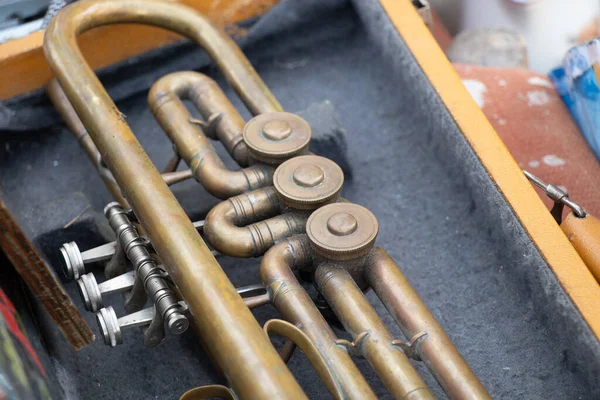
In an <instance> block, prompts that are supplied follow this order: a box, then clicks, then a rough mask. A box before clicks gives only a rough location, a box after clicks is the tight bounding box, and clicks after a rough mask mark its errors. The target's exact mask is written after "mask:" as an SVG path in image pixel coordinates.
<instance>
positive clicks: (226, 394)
mask: <svg viewBox="0 0 600 400" xmlns="http://www.w3.org/2000/svg"><path fill="white" fill-rule="evenodd" d="M207 399H224V400H236V397H235V394H234V393H233V392H232V391H231V390H230V389H229V388H228V387H226V386H222V385H206V386H200V387H197V388H194V389H190V390H188V391H187V392H185V393H184V394H182V395H181V397H180V398H179V400H207Z"/></svg>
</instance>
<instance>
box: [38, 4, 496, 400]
mask: <svg viewBox="0 0 600 400" xmlns="http://www.w3.org/2000/svg"><path fill="white" fill-rule="evenodd" d="M118 23H138V24H148V25H154V26H159V27H163V28H166V29H169V30H172V31H174V32H177V33H179V34H181V35H184V36H187V37H188V38H190V39H192V40H193V41H195V42H196V43H197V44H199V45H200V46H201V47H203V48H204V49H205V50H206V52H207V53H208V54H209V56H210V57H211V58H212V60H213V61H214V63H215V64H216V65H217V66H218V67H219V68H220V70H221V71H222V73H223V74H224V76H225V78H226V79H227V80H228V81H229V82H230V83H231V85H232V86H233V87H234V89H235V90H236V92H237V93H238V95H239V96H240V97H241V98H242V100H243V102H244V104H245V105H246V106H247V107H248V109H249V110H250V112H251V113H252V114H253V115H254V118H252V119H251V120H250V121H248V122H247V123H246V122H245V121H244V119H243V118H242V117H241V116H240V114H239V113H238V112H237V110H236V109H235V108H234V107H233V106H232V104H231V103H230V102H229V100H228V99H227V97H226V96H225V95H224V94H223V92H222V91H221V89H220V88H219V87H218V85H217V84H216V83H215V82H214V81H212V80H211V79H210V78H208V77H206V76H204V75H201V74H199V73H195V72H179V73H174V74H171V75H168V76H166V77H163V78H162V79H160V80H159V81H158V82H157V83H156V84H155V85H154V86H153V87H152V89H151V91H150V93H149V104H150V107H151V109H152V112H153V113H154V115H155V117H156V119H157V121H158V123H159V124H160V125H161V127H162V128H163V130H164V131H165V133H166V134H167V135H168V136H169V138H170V139H171V141H172V142H173V144H174V148H175V151H176V155H175V156H174V157H173V159H172V160H171V161H170V162H169V164H168V165H167V167H166V168H165V170H164V171H163V173H162V174H161V173H159V171H158V170H157V169H156V168H155V167H154V165H153V164H152V162H151V161H150V159H149V158H148V156H147V155H146V153H145V152H144V150H143V148H142V147H141V145H140V143H139V142H138V141H137V139H136V137H135V135H134V133H133V132H132V131H131V129H130V128H129V126H128V125H127V123H126V122H125V120H124V118H123V116H122V115H121V113H120V112H119V110H118V108H117V107H116V105H115V104H114V103H113V102H112V100H111V99H110V97H109V96H108V94H107V93H106V91H105V89H104V88H103V87H102V85H101V84H100V82H99V80H98V79H97V77H96V76H95V74H94V72H93V71H92V69H91V68H90V67H89V66H88V65H87V64H86V63H85V61H84V60H83V58H82V55H81V53H80V51H79V49H78V47H77V35H79V34H81V33H82V32H84V31H87V30H89V29H92V28H94V27H98V26H102V25H109V24H118ZM44 52H45V54H46V57H47V59H48V62H49V63H50V65H51V68H52V70H53V71H54V73H55V76H56V80H57V81H56V82H53V83H52V84H51V85H50V86H49V88H48V92H49V95H50V97H51V99H52V100H53V102H54V104H55V105H56V108H57V109H58V111H59V112H60V113H61V114H62V116H63V118H64V119H65V121H66V122H67V124H68V126H69V128H70V129H71V131H72V132H73V133H74V135H75V136H76V137H77V138H78V140H79V141H80V143H81V144H82V146H83V147H84V149H85V150H86V151H87V152H88V154H89V155H90V158H91V159H92V161H93V162H94V164H95V166H96V168H97V169H98V170H99V171H100V173H101V174H102V177H103V179H104V181H105V182H106V185H107V187H108V188H109V190H110V191H111V193H112V194H113V196H114V197H115V200H116V202H115V203H111V204H109V205H108V206H107V207H106V209H105V214H106V216H107V218H108V219H109V222H110V225H111V227H112V228H113V230H114V231H115V234H116V237H117V240H116V241H115V242H114V243H111V244H108V245H105V246H101V248H97V249H91V250H88V251H86V252H84V253H81V252H79V250H78V249H77V247H76V245H74V244H67V245H65V246H63V248H62V249H61V250H62V252H63V255H64V258H65V264H66V271H67V273H68V274H70V275H71V276H72V277H74V278H78V284H79V286H80V289H81V292H82V296H83V298H84V302H85V303H86V307H89V308H90V309H92V310H97V311H98V322H99V326H100V330H101V332H102V334H103V337H104V339H105V342H107V343H108V344H110V345H112V346H114V345H116V344H118V343H119V342H120V341H121V338H120V332H121V329H124V328H127V327H133V326H138V327H139V326H142V327H143V328H144V339H145V343H146V344H147V345H148V346H153V345H156V344H158V343H159V342H160V341H161V340H163V339H164V332H163V330H164V326H165V325H166V326H167V327H168V329H169V330H170V331H171V332H172V333H175V334H177V333H181V332H182V331H184V330H185V329H186V328H187V324H188V321H190V322H191V323H192V325H193V326H194V328H195V329H196V331H197V334H198V336H199V338H200V340H201V342H202V343H203V345H204V347H205V348H206V350H207V352H208V354H209V355H210V357H211V359H212V360H213V361H214V362H215V363H216V364H217V365H218V367H219V369H220V370H221V371H222V372H223V373H224V375H225V377H226V378H227V381H228V386H229V387H222V386H216V385H215V386H209V387H203V388H197V389H193V390H192V391H190V392H188V393H187V394H185V395H184V396H183V397H182V398H185V399H191V398H208V397H211V396H217V397H222V398H240V399H284V398H285V399H287V398H290V399H291V398H293V399H301V398H306V395H305V394H304V392H303V390H302V388H301V387H300V386H299V384H298V383H297V381H296V380H295V378H294V377H293V376H292V374H291V373H290V371H289V370H288V368H287V366H286V364H285V361H286V360H287V359H288V358H289V357H290V356H291V351H292V350H293V348H294V347H295V346H298V347H300V348H301V349H302V350H303V352H304V353H305V354H306V355H307V357H308V358H309V360H310V361H311V363H312V365H313V366H314V367H315V369H316V371H317V372H318V374H319V376H320V377H321V379H322V380H323V381H324V383H325V385H326V387H327V388H328V390H329V391H330V392H331V393H332V395H333V396H334V397H336V398H351V399H368V398H375V394H374V393H373V391H372V389H371V388H370V386H369V383H368V382H367V381H366V380H365V378H364V377H363V376H362V375H361V373H360V372H359V370H358V368H357V367H356V365H355V364H354V362H353V360H352V357H362V358H365V359H366V360H368V362H369V364H370V365H371V366H372V368H373V369H374V370H375V371H376V372H377V374H378V375H379V376H380V377H381V380H382V382H383V383H384V385H385V386H386V388H387V389H388V390H389V391H390V393H391V394H392V395H393V396H394V397H395V398H399V399H400V398H401V399H431V398H433V395H432V393H431V391H430V390H429V388H428V387H427V386H426V385H425V383H424V382H423V380H422V379H421V377H420V376H419V375H418V373H417V372H416V370H415V369H414V367H413V366H412V364H411V361H410V360H411V359H412V360H421V361H423V362H424V363H425V364H426V366H427V367H428V368H429V369H430V370H431V372H432V374H433V375H434V376H435V378H436V379H437V381H438V382H439V383H440V385H441V387H442V388H443V389H444V390H445V391H446V393H447V394H448V396H449V397H450V398H454V399H467V398H468V399H485V398H490V396H489V394H488V393H487V391H486V390H485V388H484V387H483V386H482V384H481V383H480V382H479V380H478V379H477V377H476V376H475V375H474V373H473V372H472V371H471V369H470V368H469V366H468V365H467V364H466V362H465V361H464V360H463V358H462V357H461V355H460V354H459V353H458V351H457V350H456V348H455V347H454V345H453V344H452V342H451V341H450V339H449V338H448V336H447V335H446V334H445V333H444V331H443V330H442V328H441V326H440V325H439V324H438V323H437V322H436V321H435V319H434V317H433V316H432V315H431V313H430V312H429V311H428V310H427V308H426V307H425V305H424V304H423V302H422V300H421V299H420V298H419V296H418V295H417V294H416V292H415V291H414V290H413V289H412V288H411V286H410V285H409V283H408V282H407V280H406V278H405V277H404V276H403V275H402V273H401V271H400V269H399V268H398V266H397V265H396V264H395V263H394V261H393V260H392V259H391V257H390V256H389V255H388V254H387V253H386V252H385V251H384V250H383V249H381V248H378V247H375V246H374V242H375V239H376V237H377V234H378V222H377V219H376V217H375V216H374V215H373V213H372V212H370V211H369V210H368V209H366V208H364V207H362V206H359V205H357V204H353V203H351V202H349V201H348V200H345V199H343V198H341V197H340V191H341V189H342V186H343V182H344V176H343V173H342V170H341V169H340V167H339V166H338V165H336V164H335V163H334V162H333V161H331V160H329V159H326V158H323V157H319V156H316V155H314V154H312V153H310V151H309V142H310V138H311V129H310V126H309V125H308V123H306V121H304V120H303V119H302V118H300V117H298V116H296V115H294V114H290V113H286V112H284V111H283V109H282V107H281V105H280V104H279V103H278V102H277V100H276V99H275V98H274V96H273V95H272V93H271V92H270V91H269V89H268V88H267V87H266V85H265V84H264V83H263V81H262V80H261V78H260V77H259V76H258V74H257V73H256V72H255V70H254V69H253V68H252V66H251V65H250V63H249V61H248V60H247V59H246V58H245V56H244V55H243V53H242V52H241V51H240V49H239V48H238V47H237V45H236V44H235V43H234V42H233V41H232V40H231V39H230V38H229V37H227V35H225V34H224V33H223V32H222V31H221V30H219V29H217V28H215V27H213V26H212V25H211V24H210V23H209V22H208V21H207V20H206V18H205V17H203V16H202V15H199V14H198V13H196V12H195V11H193V10H191V9H188V8H186V7H185V6H182V5H180V4H177V3H173V2H165V1H161V0H82V1H79V2H76V3H73V4H71V5H69V6H68V7H66V8H64V9H63V10H62V11H61V12H60V13H58V15H57V16H56V17H55V18H54V19H53V21H52V22H51V23H50V25H49V27H48V29H47V32H46V36H45V42H44ZM63 91H64V92H63ZM183 99H189V100H191V101H192V102H193V103H194V105H195V106H196V107H197V108H198V110H199V111H200V113H201V115H202V117H203V121H198V120H194V119H193V118H192V117H191V116H190V114H189V113H188V111H187V110H186V108H185V106H184V105H183V103H182V100H183ZM209 139H214V140H219V141H221V142H222V143H223V144H224V146H225V148H226V149H227V150H228V152H229V154H230V155H231V157H232V158H233V159H234V160H235V161H236V162H237V164H238V165H239V166H240V168H241V169H239V170H235V171H230V170H228V169H227V168H226V167H225V166H224V164H223V162H222V160H221V159H220V158H219V156H218V155H217V153H216V152H215V150H214V148H213V146H212V144H211V143H210V141H209ZM182 159H183V160H184V161H185V163H186V164H187V166H188V167H189V170H185V171H179V172H176V168H177V165H178V163H179V161H180V160H182ZM192 177H193V178H194V179H196V180H197V181H198V182H199V183H200V184H201V185H202V186H203V187H204V188H205V189H206V190H207V191H208V192H210V193H211V194H213V195H214V196H215V197H218V198H220V199H223V201H222V202H221V203H220V204H218V205H217V206H216V207H214V208H213V209H212V210H211V211H210V212H209V214H208V215H207V217H206V220H205V221H200V222H197V223H192V222H191V221H190V219H189V218H188V216H187V215H186V213H185V212H184V210H183V209H182V207H181V206H180V205H179V203H178V202H177V200H176V199H175V197H174V195H173V193H172V192H171V191H170V189H169V187H168V185H169V184H172V183H175V182H178V181H180V180H183V179H188V178H192ZM199 231H201V232H202V235H203V237H204V240H206V242H208V244H210V246H212V247H213V248H214V250H215V251H216V252H218V253H220V254H222V255H225V256H232V257H244V258H248V257H260V256H263V258H262V261H261V263H260V279H261V281H262V284H263V285H262V286H259V287H253V288H241V289H240V288H238V289H236V288H235V287H234V286H233V285H232V284H231V282H230V281H229V279H228V278H227V276H226V274H225V273H224V272H223V270H222V269H221V267H220V265H219V263H218V262H217V260H216V259H215V256H214V254H217V253H216V252H215V251H212V252H211V249H210V248H209V247H208V246H207V244H206V243H205V242H204V240H203V238H202V236H201V235H200V234H199ZM98 260H110V261H109V264H108V265H107V268H106V270H105V273H106V275H107V277H109V278H111V279H109V280H107V281H105V282H103V283H101V284H97V283H96V282H95V279H92V277H90V276H89V274H85V275H84V272H85V264H87V263H88V262H95V261H98ZM128 264H130V265H131V266H132V271H130V272H126V269H127V265H128ZM298 271H304V272H306V274H303V276H305V275H308V276H312V277H314V283H315V284H316V287H317V289H318V291H319V293H320V296H322V298H323V299H324V301H325V302H326V304H327V306H328V307H329V308H330V309H331V310H332V311H333V313H334V314H335V316H336V317H337V319H338V320H339V322H341V324H342V325H343V327H344V328H345V329H346V331H347V332H348V333H349V334H350V336H351V340H343V339H338V338H337V337H336V335H335V333H334V332H333V330H332V329H331V327H330V324H329V323H328V322H327V320H326V319H325V318H324V317H323V315H322V313H321V311H320V310H319V308H318V307H317V306H316V305H315V303H314V301H313V299H312V298H311V297H310V296H309V294H308V293H307V292H306V291H305V290H304V288H303V287H302V285H301V284H300V282H299V280H298V279H299V278H298V277H297V274H295V272H298ZM261 287H262V288H263V289H264V290H266V293H263V294H261V295H257V296H254V297H250V298H246V299H243V298H242V297H241V294H243V292H246V291H254V290H255V289H260V288H261ZM369 288H371V289H373V290H374V292H375V293H376V295H377V296H378V297H379V298H380V299H381V301H382V302H383V303H384V305H385V306H386V308H387V310H388V311H389V312H390V314H391V315H392V317H393V318H394V319H395V321H396V323H397V324H398V325H399V327H400V328H401V330H402V331H403V333H404V334H405V336H406V338H407V339H408V340H406V341H405V340H401V339H398V338H393V337H392V335H391V334H390V332H389V331H388V329H387V328H386V327H385V325H384V324H383V322H382V321H381V319H380V318H379V316H378V315H377V314H376V312H375V311H374V309H373V308H372V307H371V306H370V304H369V302H368V301H367V299H366V297H365V296H364V294H363V292H365V291H366V290H368V289H369ZM115 291H121V292H123V293H125V294H126V295H125V300H126V311H127V312H128V313H129V314H128V315H126V316H123V317H121V318H118V319H117V318H116V316H115V315H114V311H111V310H112V309H111V308H110V307H101V306H102V301H101V297H102V295H103V293H107V292H115ZM148 299H149V300H150V301H151V303H152V307H150V309H143V307H144V305H145V304H146V302H147V300H148ZM267 302H270V303H272V304H273V305H274V306H275V307H276V308H277V310H278V311H279V312H280V314H281V315H282V318H283V319H284V320H272V321H269V322H268V323H267V324H265V326H264V327H263V328H262V329H261V327H260V326H259V324H258V323H257V321H256V320H255V319H254V317H253V315H252V313H251V312H250V309H251V308H253V307H257V306H260V305H262V304H265V303H267ZM269 333H275V334H279V335H282V336H284V337H286V338H288V340H289V341H288V342H287V343H286V345H284V346H283V347H282V348H281V349H280V351H279V352H278V351H277V350H276V349H275V348H274V347H273V345H272V344H271V342H270V340H269V337H268V334H269Z"/></svg>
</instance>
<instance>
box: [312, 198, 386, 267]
mask: <svg viewBox="0 0 600 400" xmlns="http://www.w3.org/2000/svg"><path fill="white" fill-rule="evenodd" d="M378 232H379V225H378V223H377V219H376V218H375V215H374V214H373V213H372V212H371V211H369V210H368V209H366V208H365V207H363V206H359V205H358V204H352V203H333V204H328V205H325V206H323V207H321V208H319V209H317V210H316V211H315V212H313V213H312V214H311V215H310V217H309V218H308V221H306V234H307V235H308V238H309V240H310V244H311V247H312V248H313V249H314V250H315V252H316V253H317V254H319V255H320V256H322V257H323V258H325V259H327V260H340V261H345V260H355V259H358V258H360V257H363V256H366V255H367V254H368V253H369V251H371V248H372V247H373V244H374V243H375V239H376V238H377V233H378Z"/></svg>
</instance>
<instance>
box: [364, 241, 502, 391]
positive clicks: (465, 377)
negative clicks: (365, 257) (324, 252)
mask: <svg viewBox="0 0 600 400" xmlns="http://www.w3.org/2000/svg"><path fill="white" fill-rule="evenodd" d="M365 275H366V279H367V280H368V282H369V284H370V285H371V287H372V288H373V290H374V291H375V293H376V294H377V296H378V297H379V298H380V299H381V301H382V302H383V304H384V305H385V307H386V308H387V310H388V312H389V313H390V314H391V315H392V317H393V318H394V320H395V321H396V323H397V324H398V326H399V327H400V329H401V330H402V332H403V333H404V335H405V336H406V337H407V338H412V337H414V336H415V335H418V334H420V333H423V332H424V333H426V334H427V336H426V337H425V338H424V339H422V340H420V341H419V343H418V345H417V346H416V353H417V355H418V356H419V357H420V358H421V360H422V361H423V362H424V363H425V365H427V368H429V370H430V371H431V373H432V374H433V376H434V377H435V378H436V380H437V381H438V383H439V384H440V386H441V387H442V389H444V391H445V392H446V394H447V395H448V397H450V398H451V399H491V397H490V395H489V393H488V392H487V390H486V389H485V388H484V387H483V385H482V384H481V382H479V379H477V377H476V376H475V374H474V373H473V371H472V370H471V368H469V366H468V365H467V363H466V362H465V360H464V359H463V358H462V356H461V355H460V353H459V352H458V350H457V349H456V347H454V344H453V343H452V341H451V340H450V338H449V337H448V335H446V333H445V332H444V330H443V329H442V327H441V326H440V324H439V323H438V322H437V321H436V320H435V318H434V317H433V315H431V312H430V311H429V310H428V309H427V307H426V306H425V304H424V303H423V301H422V300H421V298H420V297H419V295H418V294H417V293H416V292H415V290H414V289H413V288H412V286H411V285H410V283H409V282H408V281H407V280H406V278H405V277H404V275H403V274H402V272H401V271H400V269H399V268H398V266H397V265H396V263H395V262H394V260H393V259H392V257H390V256H389V254H387V253H386V252H385V250H383V249H381V248H375V249H374V250H373V251H372V252H371V254H370V256H369V261H368V262H367V265H366V267H365Z"/></svg>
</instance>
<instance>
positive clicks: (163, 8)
mask: <svg viewBox="0 0 600 400" xmlns="http://www.w3.org/2000/svg"><path fill="white" fill-rule="evenodd" d="M116 23H137V24H149V25H154V26H159V27H163V28H166V29H170V30H173V31H175V32H177V33H179V34H182V35H185V36H187V37H189V38H190V39H192V40H194V41H196V42H197V43H198V44H199V45H201V46H202V47H204V48H205V49H206V50H207V52H208V54H209V55H210V56H211V57H212V59H213V60H215V62H216V64H217V65H218V66H219V67H221V70H222V71H223V73H224V75H225V77H226V78H227V79H228V80H229V81H231V82H232V84H233V85H234V87H235V88H236V90H237V91H238V92H240V93H241V94H242V97H245V98H246V99H247V100H248V99H249V100H250V103H251V104H252V105H253V107H254V108H255V110H254V111H256V112H257V113H258V112H261V110H262V109H263V108H273V106H274V105H278V104H277V102H276V100H275V99H274V98H273V96H272V95H271V94H270V92H269V91H268V89H267V88H266V86H265V85H264V83H263V82H262V81H261V80H260V78H259V76H258V75H257V74H256V72H255V71H254V70H253V69H252V67H251V66H250V64H249V62H248V60H247V59H246V58H245V57H244V56H243V54H242V53H241V51H240V50H239V48H238V47H237V46H236V45H235V43H234V42H233V41H232V40H231V39H230V38H228V37H227V36H226V35H225V34H224V33H222V32H221V31H220V30H217V29H216V28H214V27H213V26H212V25H211V24H210V23H209V22H208V21H207V20H206V19H205V17H203V16H201V15H200V14H198V13H197V12H195V11H194V10H192V9H189V8H188V7H185V6H183V5H181V4H178V3H174V2H165V1H154V0H106V1H98V0H83V1H78V2H75V3H72V4H70V5H69V6H67V7H65V8H64V9H62V10H61V12H59V13H58V14H57V15H56V16H55V17H54V19H53V20H52V21H51V23H50V25H49V26H48V28H47V30H46V33H45V38H44V53H45V55H46V58H47V59H48V62H49V64H50V67H51V68H52V70H53V72H54V73H55V75H56V77H57V79H58V81H59V83H60V85H61V87H62V88H63V89H64V91H65V93H66V95H67V97H68V98H69V100H70V102H71V104H72V105H73V107H74V108H75V110H76V112H77V115H79V117H80V118H81V120H82V122H83V124H84V125H85V126H86V127H87V128H88V132H89V134H90V136H91V137H92V139H93V141H94V143H95V144H96V146H97V147H98V150H99V151H100V153H101V154H102V156H103V159H104V161H105V162H106V165H107V166H108V168H109V169H110V171H111V172H112V174H113V175H114V177H115V180H116V181H117V184H118V185H119V187H121V188H122V189H123V191H124V195H125V198H126V199H127V200H128V201H129V203H130V205H131V207H132V208H133V210H134V212H135V214H136V216H137V217H138V219H139V221H140V223H141V225H142V227H143V228H144V230H145V232H146V233H147V235H148V236H149V238H150V241H151V242H152V244H153V246H154V248H155V250H156V251H157V253H158V254H159V255H160V257H161V259H162V260H163V262H164V265H165V267H166V268H167V272H168V273H169V275H170V277H171V278H172V280H173V282H174V283H175V285H176V286H177V288H179V291H180V293H181V295H182V297H183V298H184V299H185V301H186V302H187V304H188V306H189V310H190V312H191V314H192V316H193V317H194V319H195V321H196V327H197V330H198V332H199V334H200V337H201V338H202V340H203V342H204V344H205V347H206V349H207V350H208V352H209V354H210V356H211V357H212V359H214V360H215V361H216V363H217V364H218V365H219V367H220V368H221V369H222V371H223V372H224V374H225V376H226V378H227V379H228V381H229V382H230V384H231V387H232V388H233V390H234V391H235V392H236V393H237V395H238V396H239V397H240V398H241V399H275V398H277V399H288V398H290V399H291V398H293V399H302V398H306V395H305V394H304V393H303V391H302V389H301V387H300V386H299V385H298V382H297V381H296V380H295V379H294V377H293V375H292V374H291V372H290V371H289V369H288V368H287V366H286V365H285V363H284V362H283V361H282V360H281V358H280V357H279V354H278V353H277V351H276V350H275V349H274V348H273V346H272V345H271V343H270V341H269V340H268V338H267V337H266V335H265V334H264V332H263V331H262V329H261V328H260V326H259V324H258V322H257V321H256V319H255V318H254V316H253V315H252V313H251V312H250V311H249V310H248V308H247V307H246V305H245V304H244V301H243V300H242V298H241V297H240V295H239V294H238V293H237V291H236V289H235V288H234V286H233V285H232V284H231V282H230V281H229V279H228V278H227V276H226V275H225V273H224V272H223V270H222V269H221V267H220V265H219V264H218V262H217V261H216V260H215V258H214V257H213V255H212V254H211V252H210V249H209V248H208V247H207V246H206V244H205V243H204V242H203V241H202V239H201V237H200V235H199V234H198V232H197V231H196V229H195V228H194V226H193V225H192V223H191V221H190V220H189V218H188V216H187V215H186V214H185V212H184V210H183V209H182V208H181V206H180V204H179V203H178V202H177V200H176V199H175V196H174V195H173V194H172V193H171V191H170V190H169V188H168V186H167V185H166V184H165V182H164V180H163V179H162V177H161V175H160V173H159V172H158V171H157V170H156V168H155V167H154V165H153V164H152V162H151V161H150V158H149V157H148V156H147V154H146V153H145V152H144V150H143V148H142V146H141V145H140V143H139V142H138V140H137V139H136V137H135V135H134V134H133V132H132V131H131V129H130V127H129V126H128V125H127V123H126V122H125V120H124V118H123V116H122V114H121V113H120V112H119V110H118V108H117V106H116V105H115V104H114V103H113V101H112V100H111V99H110V97H109V95H108V93H107V92H106V90H105V89H104V88H103V86H102V84H101V83H100V81H99V80H98V78H97V77H96V76H95V74H94V72H93V70H92V69H91V68H90V66H89V65H88V64H87V63H86V62H85V60H84V58H83V56H82V54H81V51H80V50H79V48H78V45H77V36H78V35H79V34H81V33H83V32H85V31H87V30H90V29H92V28H95V27H98V26H103V25H109V24H116Z"/></svg>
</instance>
